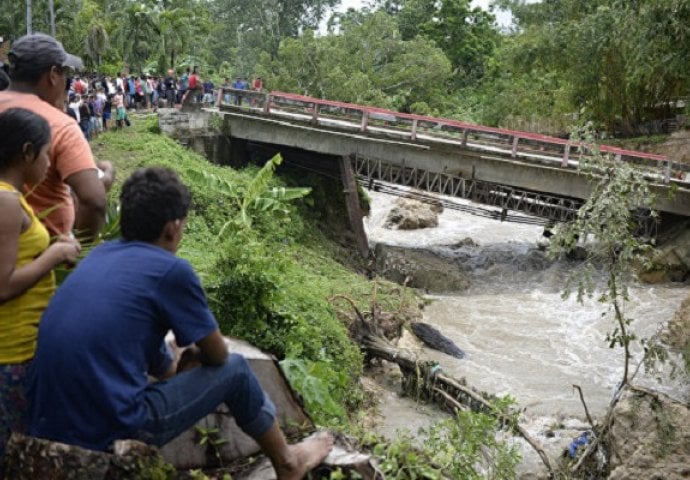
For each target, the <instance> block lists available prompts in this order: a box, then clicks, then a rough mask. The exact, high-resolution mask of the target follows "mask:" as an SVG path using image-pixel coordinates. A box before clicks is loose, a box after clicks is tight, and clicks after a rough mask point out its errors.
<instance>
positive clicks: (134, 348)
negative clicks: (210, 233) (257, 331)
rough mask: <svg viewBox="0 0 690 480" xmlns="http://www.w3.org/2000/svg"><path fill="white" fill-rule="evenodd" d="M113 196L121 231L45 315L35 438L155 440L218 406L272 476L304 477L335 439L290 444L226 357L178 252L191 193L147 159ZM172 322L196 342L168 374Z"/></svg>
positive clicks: (233, 358)
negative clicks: (191, 354)
mask: <svg viewBox="0 0 690 480" xmlns="http://www.w3.org/2000/svg"><path fill="white" fill-rule="evenodd" d="M120 202H121V230H122V237H123V238H122V240H118V241H112V242H106V243H104V244H102V245H99V246H98V247H96V248H95V249H94V250H93V251H92V252H91V253H90V254H89V255H88V256H87V257H86V258H85V259H84V260H82V262H81V263H80V264H79V265H78V266H77V268H76V269H75V270H74V272H72V273H71V274H70V276H69V277H68V278H67V280H66V281H65V282H64V283H63V285H62V286H61V287H60V288H59V289H58V291H57V293H56V294H55V297H54V298H53V300H52V301H51V303H50V304H49V305H48V308H47V310H46V312H45V314H44V315H43V318H42V320H41V324H40V327H39V332H38V347H37V352H36V357H35V361H34V370H33V375H32V378H31V380H30V385H29V398H30V400H31V401H30V403H31V407H30V415H29V418H30V420H29V424H30V433H31V435H32V436H35V437H39V438H45V439H48V440H54V441H58V442H63V443H68V444H75V445H79V446H82V447H85V448H89V449H93V450H106V449H108V448H109V446H110V445H111V444H112V443H113V441H115V440H117V439H124V438H131V439H138V440H142V441H144V442H146V443H150V444H153V445H157V446H162V445H164V444H165V443H167V442H168V441H170V440H172V439H173V438H175V437H176V436H178V435H179V434H181V433H182V432H184V431H185V430H187V429H189V428H191V427H192V426H193V425H194V424H195V423H196V422H197V421H198V420H200V419H201V418H203V417H205V416H206V415H207V414H209V413H211V412H213V411H215V409H216V408H217V407H218V406H219V405H220V404H221V403H225V404H226V405H227V407H228V408H229V410H230V412H231V413H232V415H233V416H234V417H235V420H236V422H237V424H238V425H239V427H240V428H242V430H243V431H244V432H246V433H247V434H248V435H250V436H251V437H252V438H254V439H255V440H256V442H257V443H258V444H259V446H260V447H261V448H262V450H263V451H264V453H266V455H267V456H268V457H269V458H270V459H271V462H272V464H273V466H274V468H275V470H276V473H277V475H278V478H279V479H298V478H302V477H303V476H304V475H305V474H306V472H307V471H309V470H311V469H312V468H314V467H315V466H317V465H318V464H319V463H321V461H322V460H323V459H324V458H325V457H326V456H327V455H328V453H329V452H330V450H331V449H332V447H333V438H332V436H331V435H329V434H327V433H324V434H321V435H317V436H316V437H312V438H311V439H309V440H305V441H303V442H301V443H298V444H296V445H288V444H287V443H286V440H285V437H284V435H283V432H282V430H281V429H280V427H279V426H278V423H277V422H276V418H275V407H274V405H273V403H272V402H271V400H270V399H269V398H268V396H267V395H266V394H265V393H264V392H263V390H262V389H261V387H260V386H259V383H258V381H257V379H256V377H255V376H254V374H253V373H252V371H251V369H250V368H249V366H248V364H247V362H246V360H245V359H244V358H243V357H241V356H240V355H236V354H230V355H229V354H228V350H227V348H226V344H225V342H224V339H223V336H222V335H221V332H220V330H219V328H218V324H217V322H216V319H215V318H214V316H213V314H212V313H211V311H210V310H209V307H208V304H207V301H206V297H205V294H204V291H203V289H202V287H201V284H200V281H199V279H198V277H197V275H196V273H195V272H194V270H193V269H192V267H191V266H190V264H189V263H188V262H187V261H185V260H183V259H181V258H179V257H177V256H176V255H175V253H176V252H177V248H178V246H179V244H180V241H181V239H182V236H183V231H184V228H185V224H186V218H187V211H188V208H189V205H190V193H189V190H188V189H187V187H186V186H185V185H184V184H183V183H182V182H181V181H180V180H179V178H178V176H177V175H176V174H175V172H173V171H172V170H169V169H165V168H155V167H153V168H147V169H142V170H138V171H136V172H134V173H133V174H132V175H131V176H130V177H129V178H128V179H127V181H126V182H125V184H124V185H123V188H122V193H121V196H120ZM168 330H172V331H173V332H174V334H175V338H176V341H177V342H178V344H179V345H181V346H185V345H190V344H195V345H196V347H198V349H195V350H196V351H197V352H198V353H197V355H198V360H199V361H200V362H201V365H200V366H198V367H196V368H192V369H189V370H186V371H184V372H181V373H178V374H175V372H176V365H174V360H173V357H172V355H171V352H170V350H169V348H168V347H167V344H166V342H165V339H164V337H165V335H166V332H167V331H168ZM148 375H153V376H155V377H157V378H158V379H160V381H156V382H153V383H149V382H148V381H147V376H148Z"/></svg>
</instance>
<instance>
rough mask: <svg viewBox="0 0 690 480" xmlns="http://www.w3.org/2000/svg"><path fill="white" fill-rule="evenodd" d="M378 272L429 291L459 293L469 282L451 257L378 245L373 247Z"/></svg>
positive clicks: (398, 281)
mask: <svg viewBox="0 0 690 480" xmlns="http://www.w3.org/2000/svg"><path fill="white" fill-rule="evenodd" d="M374 255H375V256H376V269H377V272H378V274H379V275H381V276H383V277H385V278H387V279H388V280H391V281H393V282H396V283H399V284H404V283H405V282H406V281H407V285H408V286H410V287H412V288H419V289H422V290H425V291H427V292H430V293H447V292H459V291H462V290H466V289H467V288H468V287H469V285H470V283H469V280H468V278H467V275H466V274H465V273H464V272H463V271H462V270H461V269H460V267H458V265H456V264H455V263H454V262H453V261H452V260H450V259H447V258H443V257H440V256H438V255H435V254H433V253H430V252H428V251H425V250H415V249H409V248H403V247H395V246H391V245H384V244H381V243H379V244H377V245H376V248H375V249H374Z"/></svg>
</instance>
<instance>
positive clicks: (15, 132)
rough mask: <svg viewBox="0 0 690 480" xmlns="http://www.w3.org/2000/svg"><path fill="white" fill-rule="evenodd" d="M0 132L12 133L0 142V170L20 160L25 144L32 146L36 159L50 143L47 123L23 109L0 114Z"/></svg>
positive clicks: (11, 109) (13, 109)
mask: <svg viewBox="0 0 690 480" xmlns="http://www.w3.org/2000/svg"><path fill="white" fill-rule="evenodd" d="M0 132H12V133H11V134H9V135H5V136H4V137H3V140H2V142H0V170H5V169H7V168H8V167H12V166H13V165H14V163H15V162H18V161H19V160H20V155H21V154H22V152H23V150H24V145H25V144H27V143H30V144H31V145H33V147H34V158H36V157H37V156H38V153H39V152H40V150H41V148H43V147H44V146H45V145H47V144H49V143H50V126H49V125H48V122H47V121H46V120H45V119H44V118H43V117H41V116H40V115H37V114H35V113H33V112H31V111H29V110H26V109H24V108H10V109H8V110H5V111H4V112H2V113H0Z"/></svg>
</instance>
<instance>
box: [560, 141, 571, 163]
mask: <svg viewBox="0 0 690 480" xmlns="http://www.w3.org/2000/svg"><path fill="white" fill-rule="evenodd" d="M569 159H570V144H569V143H566V144H565V149H563V160H561V168H568V160H569Z"/></svg>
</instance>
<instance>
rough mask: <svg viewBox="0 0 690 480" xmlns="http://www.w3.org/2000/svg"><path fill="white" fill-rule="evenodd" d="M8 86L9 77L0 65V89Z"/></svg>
mask: <svg viewBox="0 0 690 480" xmlns="http://www.w3.org/2000/svg"><path fill="white" fill-rule="evenodd" d="M9 86H10V77H9V75H7V73H6V72H5V69H4V68H2V67H0V90H5V89H6V88H7V87H9Z"/></svg>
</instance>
